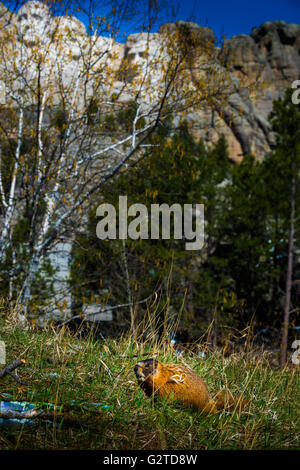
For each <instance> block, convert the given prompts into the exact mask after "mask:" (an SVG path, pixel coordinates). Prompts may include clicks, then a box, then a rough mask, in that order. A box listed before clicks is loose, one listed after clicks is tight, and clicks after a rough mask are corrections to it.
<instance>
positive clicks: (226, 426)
mask: <svg viewBox="0 0 300 470" xmlns="http://www.w3.org/2000/svg"><path fill="white" fill-rule="evenodd" d="M0 339H1V340H3V341H5V343H6V348H7V364H9V363H11V362H13V361H14V360H16V359H17V358H20V357H23V358H25V359H26V363H25V365H24V367H21V368H19V369H18V374H19V377H20V378H22V380H25V381H27V382H30V385H29V386H20V385H18V384H17V383H16V382H15V381H14V380H13V379H12V378H11V377H9V376H6V377H5V378H4V379H2V380H1V382H0V399H1V400H7V398H4V397H3V395H2V396H1V394H3V393H6V394H10V395H11V399H12V400H18V401H29V402H33V403H36V404H39V406H40V407H42V408H45V407H46V408H47V405H46V404H47V403H51V404H53V405H56V406H57V408H55V409H54V412H53V409H50V410H49V412H50V411H51V413H54V418H53V419H54V423H55V424H53V420H52V422H50V421H49V422H45V421H42V420H40V419H39V420H36V424H35V425H34V426H32V427H24V426H23V427H19V428H10V429H7V428H4V427H0V449H2V450H3V449H97V450H99V449H107V450H114V449H119V450H124V449H126V450H127V449H134V450H140V449H151V450H173V449H180V450H182V449H192V450H195V449H197V450H202V449H203V450H204V449H297V448H298V449H299V435H300V433H299V366H288V367H286V368H285V369H284V370H283V371H281V370H280V369H278V368H277V369H276V368H272V367H271V366H270V365H269V362H268V361H267V360H266V359H267V353H263V354H260V355H256V354H254V353H253V352H252V353H251V351H248V352H246V351H244V352H241V353H239V354H236V355H231V356H230V357H228V358H224V357H222V354H221V352H216V353H215V354H211V355H209V356H208V357H207V359H205V360H204V359H201V358H199V357H198V356H197V355H196V354H193V353H191V354H185V355H184V357H183V358H177V356H176V354H175V352H174V350H173V349H172V348H170V347H159V345H157V344H155V343H154V342H152V343H150V344H146V343H143V342H141V341H140V342H139V341H138V342H137V341H133V339H132V338H131V337H123V338H120V339H119V340H113V339H111V340H106V341H99V340H93V339H92V338H87V339H78V338H75V337H74V336H73V335H72V334H70V333H69V332H68V331H65V330H61V331H59V332H57V331H54V330H52V329H50V330H49V331H45V332H41V331H38V332H37V331H34V330H32V329H25V328H24V327H21V326H18V325H17V324H13V322H12V321H9V320H8V319H7V317H4V316H2V317H0ZM147 352H149V357H151V356H154V355H155V357H156V358H157V359H159V360H160V361H161V362H172V363H174V362H184V363H186V364H187V365H189V366H190V367H192V368H193V369H195V371H196V372H197V373H199V374H200V375H201V377H202V378H203V379H204V380H205V382H206V383H207V385H208V388H209V390H210V391H211V392H214V391H215V392H216V391H218V390H220V389H221V388H222V387H224V386H226V387H228V388H229V389H230V390H231V391H232V393H233V394H238V395H240V394H241V393H242V394H244V396H245V397H247V398H248V399H249V400H250V407H249V410H248V411H244V412H242V414H241V415H240V416H238V414H237V413H229V412H225V411H223V412H221V413H219V414H217V415H204V414H202V413H201V412H200V411H197V410H192V409H189V408H184V407H183V406H181V405H179V404H171V403H167V402H155V401H153V400H152V399H149V398H147V397H146V396H145V395H143V393H142V391H141V390H140V388H139V387H138V385H137V382H136V378H135V375H134V372H133V367H134V365H135V363H136V362H137V361H138V360H140V359H141V358H145V356H143V354H146V353H147ZM4 396H5V397H7V395H4ZM93 403H97V404H98V405H92V404H93ZM60 415H64V416H65V421H62V419H61V418H60ZM68 420H69V424H68ZM70 423H71V424H70Z"/></svg>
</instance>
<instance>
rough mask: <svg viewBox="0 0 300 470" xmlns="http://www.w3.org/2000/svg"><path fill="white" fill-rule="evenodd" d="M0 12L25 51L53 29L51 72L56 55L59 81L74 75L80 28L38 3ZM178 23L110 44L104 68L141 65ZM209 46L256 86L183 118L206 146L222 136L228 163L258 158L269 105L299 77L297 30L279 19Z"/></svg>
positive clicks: (83, 37)
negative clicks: (57, 40)
mask: <svg viewBox="0 0 300 470" xmlns="http://www.w3.org/2000/svg"><path fill="white" fill-rule="evenodd" d="M0 13H1V15H0V16H1V22H2V24H3V27H2V29H1V34H3V31H4V32H5V31H7V30H8V29H9V30H10V31H12V30H13V34H14V35H15V36H16V37H17V38H18V36H19V35H22V37H23V39H25V41H26V44H27V47H28V48H29V47H31V48H32V47H34V46H36V45H38V47H39V48H42V47H44V46H45V45H46V44H47V42H48V43H49V41H50V40H51V35H52V34H53V31H54V30H56V32H57V31H58V30H59V34H60V36H61V37H63V38H64V42H63V47H60V49H59V51H58V50H57V47H56V46H55V47H56V48H55V47H52V46H51V47H52V48H51V47H50V48H49V49H48V54H49V57H50V59H51V60H50V61H49V62H50V63H52V65H51V67H52V68H53V69H54V66H53V64H54V63H55V64H56V65H57V63H58V59H57V58H58V57H60V58H61V61H62V60H63V61H64V70H63V71H61V68H60V66H59V65H57V69H59V70H60V73H64V74H65V78H64V80H68V79H70V77H71V76H73V75H74V73H73V72H74V70H76V67H77V64H78V61H80V60H83V59H82V57H83V55H84V51H85V47H86V45H87V44H88V43H90V38H89V36H88V35H87V33H86V29H85V26H84V25H83V24H82V23H81V22H80V21H79V20H78V19H76V18H74V17H66V18H58V17H53V16H51V14H50V12H49V9H48V8H47V7H46V6H45V5H44V4H42V3H40V2H38V1H30V2H28V3H27V4H25V5H24V6H23V7H22V8H21V9H20V10H19V11H18V12H17V14H13V15H10V14H9V12H8V11H6V10H5V9H4V8H3V7H1V12H0ZM180 24H181V25H182V24H183V22H177V23H176V24H168V25H164V26H162V27H161V28H160V30H159V32H158V33H153V34H147V33H139V34H133V35H130V36H128V38H127V41H126V43H125V44H124V43H122V44H121V43H118V42H115V41H114V43H113V46H112V49H111V53H110V66H111V67H112V68H113V69H114V70H117V69H119V68H121V66H122V63H123V62H124V60H125V59H126V60H127V61H129V62H130V64H131V65H134V64H135V63H137V64H138V63H141V62H143V61H145V56H147V57H148V58H149V56H151V54H152V56H153V55H154V54H155V51H157V45H159V44H160V43H161V42H162V41H163V38H164V37H165V36H164V35H165V34H166V33H168V32H170V33H171V32H172V31H173V30H174V29H176V28H177V27H178V26H180ZM185 26H186V27H187V28H189V29H192V30H194V31H198V30H199V31H202V33H203V35H204V36H205V37H207V38H208V39H210V40H211V41H213V42H214V41H215V38H214V34H213V32H212V31H211V30H210V29H209V28H201V27H200V26H198V25H197V24H195V23H185ZM107 42H108V39H107V38H104V37H101V36H99V37H97V38H96V39H95V43H94V47H93V54H94V56H95V57H97V55H99V54H101V51H103V49H104V48H105V47H106V46H107ZM13 47H14V48H15V47H17V46H16V45H14V46H13ZM215 48H216V52H217V56H218V58H219V60H220V66H223V67H226V68H227V69H228V70H229V71H230V73H231V74H232V76H233V77H235V78H236V79H237V80H238V81H239V82H240V81H244V82H245V81H246V82H247V83H249V84H258V86H256V87H255V91H254V92H248V91H247V90H246V89H245V88H242V87H240V89H238V90H237V91H235V92H234V93H232V94H231V96H230V97H229V101H228V106H226V108H222V106H221V105H220V106H219V107H218V105H216V106H215V107H214V109H211V108H209V107H207V108H206V109H203V108H202V109H201V110H193V112H190V113H189V114H187V116H186V117H187V119H188V120H189V122H190V124H191V127H193V129H194V132H195V135H196V136H197V137H198V138H199V137H202V138H203V139H204V140H205V141H206V142H208V143H210V142H213V141H215V140H216V139H217V138H218V135H220V134H221V133H224V134H225V135H226V137H227V139H228V143H229V150H230V154H231V157H232V158H233V159H235V160H239V159H240V158H242V155H244V154H249V153H252V154H253V155H255V156H256V158H258V159H261V158H262V157H263V155H264V154H265V152H267V151H268V150H269V149H270V144H271V142H272V137H271V134H270V129H269V124H268V121H267V117H268V114H269V112H270V110H271V108H272V101H273V100H274V99H277V98H278V97H279V96H282V95H283V93H284V90H285V89H286V88H287V87H290V86H291V85H292V83H293V81H295V80H297V79H299V78H300V26H299V25H296V24H286V23H284V22H282V21H275V22H272V23H264V24H263V25H261V26H259V27H255V28H253V30H252V33H251V34H250V35H240V36H234V37H232V38H230V39H228V40H225V41H224V43H223V44H222V46H221V47H218V46H217V42H215ZM195 60H196V61H197V60H199V61H200V60H203V58H201V57H199V58H197V57H196V59H195ZM60 63H61V62H60ZM221 64H222V65H221ZM157 79H158V77H153V80H154V81H155V80H157ZM70 80H71V79H70ZM122 86H123V83H122V75H120V78H119V79H118V82H116V83H115V88H116V89H117V88H118V87H119V89H121V88H122ZM128 97H130V93H129V95H128ZM200 124H201V125H200Z"/></svg>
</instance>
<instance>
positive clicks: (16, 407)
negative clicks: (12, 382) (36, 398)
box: [0, 401, 35, 412]
mask: <svg viewBox="0 0 300 470" xmlns="http://www.w3.org/2000/svg"><path fill="white" fill-rule="evenodd" d="M34 408H35V405H34V403H28V402H26V401H1V403H0V411H8V410H9V411H17V412H24V411H30V410H33V409H34Z"/></svg>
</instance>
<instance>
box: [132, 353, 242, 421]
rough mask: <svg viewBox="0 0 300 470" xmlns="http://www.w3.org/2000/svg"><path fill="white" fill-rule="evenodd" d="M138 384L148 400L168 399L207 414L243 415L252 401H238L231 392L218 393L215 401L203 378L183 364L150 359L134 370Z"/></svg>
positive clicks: (136, 366) (139, 364)
mask: <svg viewBox="0 0 300 470" xmlns="http://www.w3.org/2000/svg"><path fill="white" fill-rule="evenodd" d="M134 372H135V375H136V377H137V379H138V383H139V385H140V386H141V388H142V389H143V390H144V392H145V393H146V395H147V396H148V397H150V396H154V397H157V396H158V397H159V398H164V397H165V398H168V399H170V400H171V401H178V402H181V403H183V404H184V405H186V406H190V407H194V408H198V409H200V410H202V411H204V412H206V413H216V412H217V411H218V410H220V409H234V408H237V409H238V410H239V411H240V410H241V408H243V407H244V405H245V404H246V403H248V400H245V399H241V397H240V398H238V399H234V398H233V396H232V395H231V393H230V392H225V391H221V392H219V393H217V395H216V397H215V398H214V400H213V399H212V398H211V396H210V394H209V391H208V388H207V386H206V384H205V382H204V381H203V380H202V379H201V377H200V376H199V375H198V374H196V372H194V371H193V370H192V369H190V368H189V367H187V366H184V365H180V364H161V363H160V362H158V361H157V360H156V359H146V360H145V361H140V362H138V363H137V364H136V365H135V367H134Z"/></svg>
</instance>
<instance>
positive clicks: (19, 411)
mask: <svg viewBox="0 0 300 470" xmlns="http://www.w3.org/2000/svg"><path fill="white" fill-rule="evenodd" d="M2 395H5V394H4V393H2ZM72 401H73V402H74V403H75V400H72ZM86 405H90V406H94V407H96V406H97V407H100V408H101V409H102V410H110V409H111V408H112V407H111V406H110V405H105V404H104V403H86ZM43 406H47V407H48V408H58V407H57V406H56V405H53V404H52V403H43ZM36 407H37V405H36V404H34V403H29V402H27V401H21V402H20V401H1V402H0V412H3V413H4V412H11V413H14V416H16V415H17V416H18V415H19V416H20V417H12V418H10V417H7V418H0V426H4V427H6V428H11V427H15V426H33V425H34V421H32V419H30V417H31V416H30V412H31V411H32V410H34V409H35V408H36ZM38 408H40V406H39V405H38ZM27 413H28V415H27ZM7 414H8V416H9V413H7ZM46 422H47V423H51V424H53V422H52V421H49V420H46ZM55 424H56V426H59V423H55Z"/></svg>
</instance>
